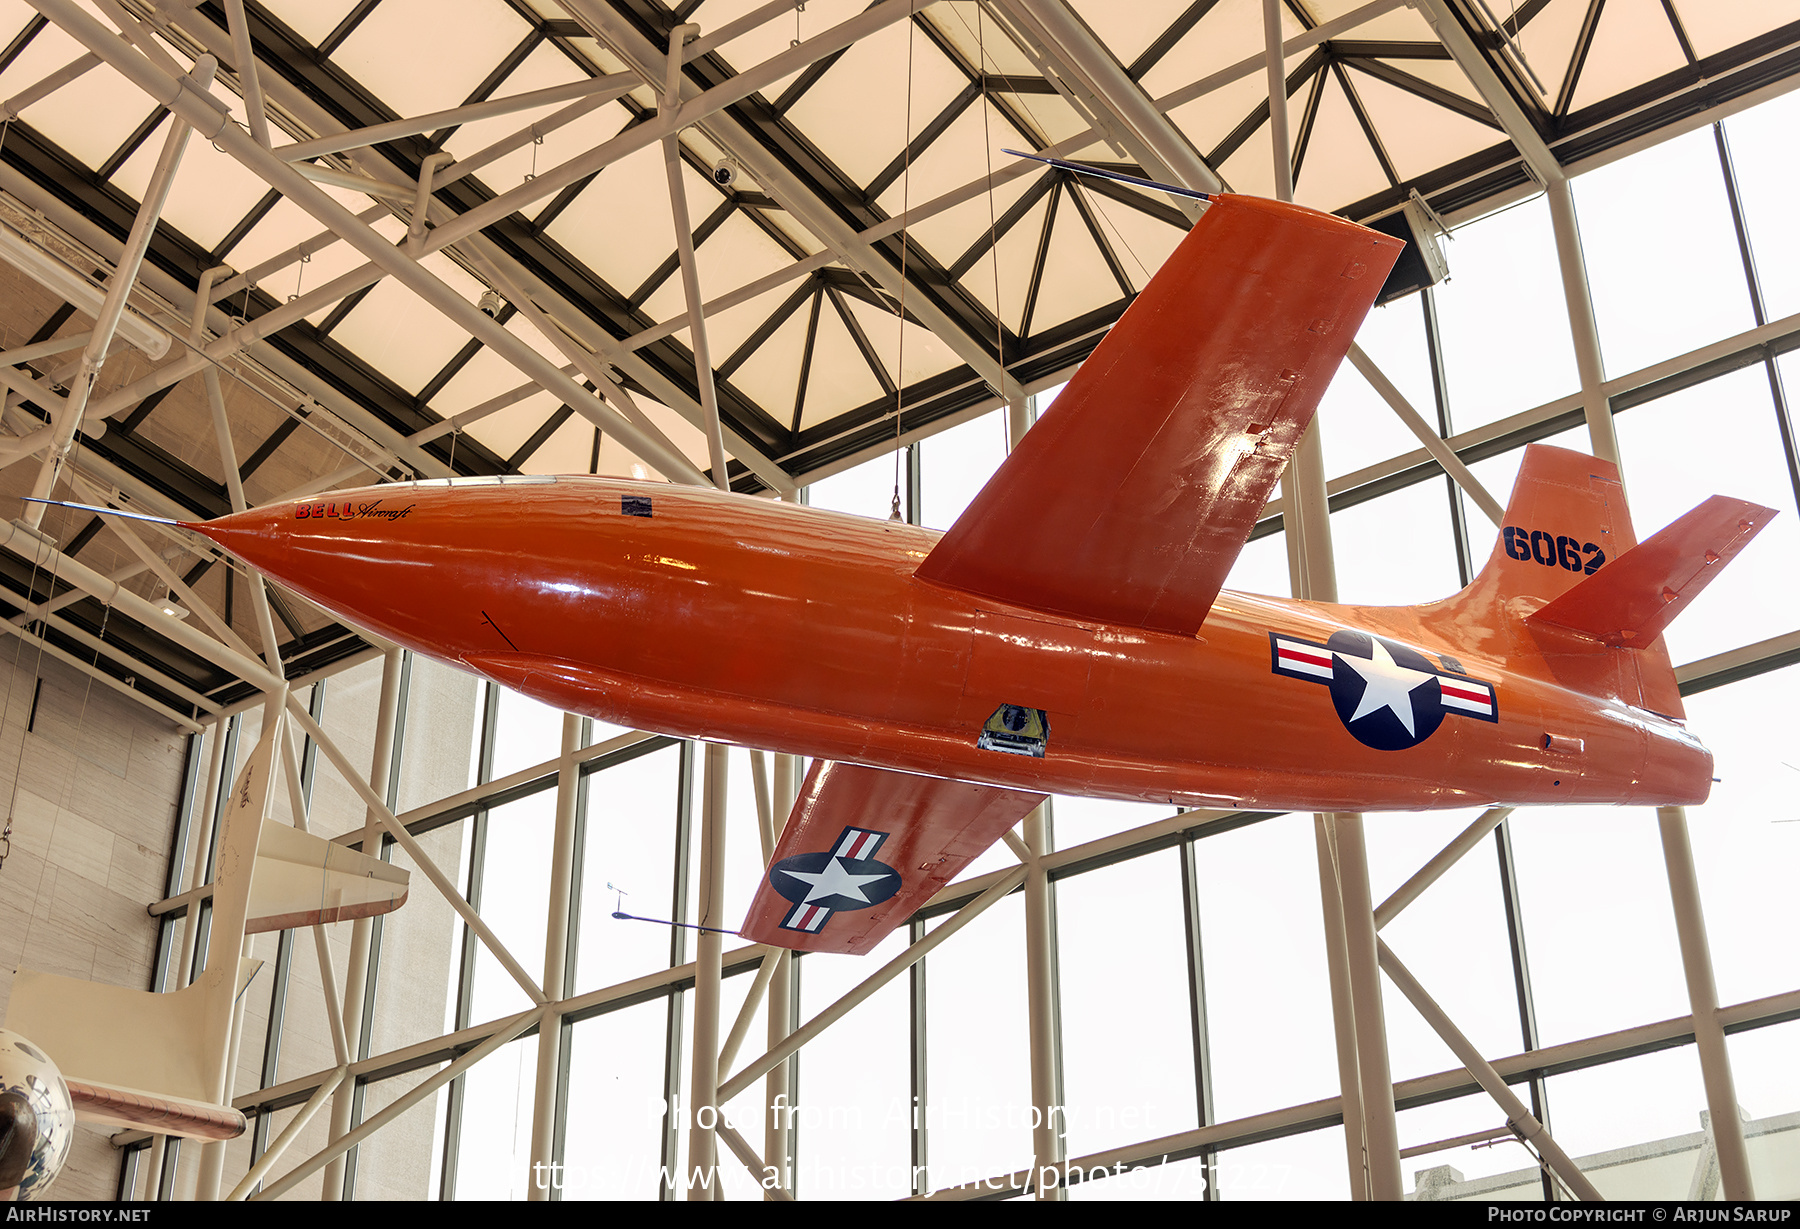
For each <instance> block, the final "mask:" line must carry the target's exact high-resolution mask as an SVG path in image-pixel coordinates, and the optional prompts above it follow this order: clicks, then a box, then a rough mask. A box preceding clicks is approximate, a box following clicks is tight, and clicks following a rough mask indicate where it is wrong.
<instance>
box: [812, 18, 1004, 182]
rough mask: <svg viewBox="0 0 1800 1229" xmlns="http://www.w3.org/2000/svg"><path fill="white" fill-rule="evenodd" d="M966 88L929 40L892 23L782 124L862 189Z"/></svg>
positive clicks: (848, 56)
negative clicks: (806, 140)
mask: <svg viewBox="0 0 1800 1229" xmlns="http://www.w3.org/2000/svg"><path fill="white" fill-rule="evenodd" d="M909 31H912V33H910V34H909V33H908V32H909ZM909 47H910V49H911V64H912V70H911V72H910V73H909V72H908V71H907V64H908V48H909ZM968 83H969V81H968V78H967V77H965V76H964V75H963V73H962V71H961V70H960V69H958V68H957V67H956V66H955V65H954V64H952V63H951V62H950V60H949V59H948V58H947V57H946V56H945V55H944V53H943V52H942V51H939V50H938V48H937V46H936V45H935V44H933V43H932V41H931V40H930V39H929V38H927V37H925V36H924V35H922V34H919V33H918V32H917V31H916V30H915V29H914V27H913V26H912V24H911V23H910V22H898V23H896V24H894V25H890V26H887V27H884V28H883V29H881V30H879V31H877V32H876V33H874V34H871V35H867V36H865V37H864V38H862V39H861V40H859V41H858V42H856V43H854V44H852V45H851V47H850V49H849V50H848V51H846V52H844V54H843V55H842V56H840V57H838V59H837V61H836V62H835V63H833V64H832V66H831V67H830V68H829V69H827V70H826V71H825V75H824V76H822V77H820V78H819V79H818V80H817V81H816V82H814V83H813V86H812V88H811V89H809V90H807V91H806V93H805V94H803V95H801V97H800V98H799V100H798V101H796V102H795V103H794V105H793V106H791V107H789V108H788V111H787V119H788V121H789V122H790V123H792V124H793V125H794V126H795V127H797V128H798V129H799V130H800V132H801V133H803V134H804V135H805V136H806V138H807V139H808V140H809V141H811V142H812V143H813V144H814V145H815V146H816V147H817V148H818V149H819V151H820V152H821V153H823V154H824V155H825V156H826V157H827V158H829V159H831V161H832V163H833V164H834V165H836V166H837V167H838V168H839V169H840V170H842V171H843V172H844V173H845V174H846V175H848V176H849V177H850V180H851V182H853V183H855V184H857V185H859V186H860V185H864V184H867V183H869V182H870V181H871V180H872V179H874V178H875V176H876V175H877V174H879V173H880V172H881V170H882V169H883V168H884V167H886V166H887V165H888V163H889V162H891V161H893V159H895V158H896V157H898V156H899V155H900V152H901V150H902V149H903V148H904V146H905V144H906V142H907V141H908V139H909V138H911V137H916V136H917V135H918V134H919V131H920V130H921V129H922V128H924V127H925V126H926V125H927V124H929V123H930V122H931V121H932V120H933V119H935V118H936V117H937V115H938V113H939V112H941V111H942V110H943V109H944V108H945V107H946V106H947V105H948V104H949V102H950V100H951V99H952V98H954V97H956V95H957V93H958V92H959V91H961V90H962V88H963V87H964V86H966V85H967V84H968ZM909 99H910V100H911V109H910V112H909V110H908V100H909Z"/></svg>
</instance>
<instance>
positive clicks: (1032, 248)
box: [957, 196, 1049, 333]
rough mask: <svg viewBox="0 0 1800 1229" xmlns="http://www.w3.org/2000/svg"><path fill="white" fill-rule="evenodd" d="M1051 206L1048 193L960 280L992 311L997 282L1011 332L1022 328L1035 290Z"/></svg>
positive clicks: (978, 300)
mask: <svg viewBox="0 0 1800 1229" xmlns="http://www.w3.org/2000/svg"><path fill="white" fill-rule="evenodd" d="M1048 208H1049V197H1048V196H1046V197H1044V198H1043V199H1041V200H1039V201H1038V202H1037V203H1036V204H1034V205H1032V207H1031V209H1030V210H1029V211H1028V212H1027V213H1026V214H1025V216H1024V217H1022V218H1020V219H1019V221H1018V222H1017V223H1016V224H1014V226H1013V227H1012V229H1010V230H1008V231H1007V232H1006V233H1005V234H1003V235H1001V236H1000V242H999V243H998V244H996V245H995V246H994V247H992V248H988V249H987V250H986V251H985V252H984V253H983V254H982V256H981V258H980V259H978V260H977V261H976V262H975V264H974V265H973V266H971V267H970V269H969V271H968V272H967V273H965V274H963V276H962V277H961V279H959V281H958V282H957V284H958V285H959V286H961V287H962V288H963V289H964V290H967V291H968V292H969V293H970V294H971V295H973V296H974V297H975V300H976V302H978V303H980V304H981V305H982V306H983V307H985V308H987V309H988V311H990V312H992V311H994V309H995V293H994V292H995V289H996V284H997V285H998V290H999V304H1000V310H999V313H998V314H999V316H1000V319H1001V321H1002V322H1003V323H1004V324H1005V325H1006V327H1007V329H1008V331H1010V332H1013V333H1017V332H1018V331H1019V327H1020V323H1021V321H1022V320H1023V317H1024V314H1025V298H1026V295H1027V293H1028V292H1029V291H1030V289H1031V271H1032V269H1033V267H1034V266H1035V265H1036V263H1037V252H1038V246H1039V244H1040V242H1041V240H1042V235H1043V231H1044V220H1045V218H1046V217H1047V216H1048ZM996 249H998V250H997V252H996Z"/></svg>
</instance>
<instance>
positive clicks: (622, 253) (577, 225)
mask: <svg viewBox="0 0 1800 1229" xmlns="http://www.w3.org/2000/svg"><path fill="white" fill-rule="evenodd" d="M689 199H690V200H692V199H695V198H693V197H690V198H689ZM545 233H546V234H547V235H548V236H549V237H550V238H552V239H554V240H555V241H556V242H558V243H560V244H561V245H562V246H563V247H564V248H565V249H567V250H568V252H569V253H570V254H571V255H573V256H575V257H576V258H577V259H579V260H581V261H583V262H584V263H586V264H587V265H588V267H589V268H591V269H593V270H594V272H595V273H597V274H599V275H600V277H601V278H602V279H603V280H604V281H605V282H606V283H607V285H609V286H611V287H612V288H613V289H615V290H617V291H618V292H619V293H620V294H621V295H629V294H631V293H632V292H633V291H635V290H636V289H637V287H638V286H639V285H640V284H641V283H642V282H643V281H644V279H645V278H647V277H649V276H650V274H651V273H653V272H654V271H655V270H656V268H657V266H659V265H661V264H662V263H663V261H664V260H665V259H666V258H667V257H668V256H669V254H670V253H671V252H673V251H674V250H675V225H674V222H673V221H672V220H671V218H670V212H669V181H668V178H667V173H666V172H665V170H664V169H663V153H662V147H661V146H660V145H649V146H646V147H645V148H643V149H640V150H637V151H636V152H634V153H631V154H628V155H627V156H626V157H624V158H622V159H620V160H619V161H617V162H615V163H613V164H612V165H610V166H608V167H607V168H606V169H605V170H603V171H601V172H600V174H599V175H597V176H596V177H595V178H594V180H593V182H591V183H589V184H588V186H587V187H586V188H584V189H583V190H582V192H581V194H580V195H579V196H577V197H576V198H575V199H574V200H573V201H571V202H570V203H569V206H568V208H566V209H564V210H563V211H562V212H561V213H559V214H557V215H556V218H555V219H554V220H553V221H552V222H551V223H550V225H549V226H548V227H547V228H546V230H545Z"/></svg>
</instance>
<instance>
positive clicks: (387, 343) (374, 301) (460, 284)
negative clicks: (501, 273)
mask: <svg viewBox="0 0 1800 1229" xmlns="http://www.w3.org/2000/svg"><path fill="white" fill-rule="evenodd" d="M420 264H422V265H424V267H425V268H426V269H427V270H428V271H430V272H431V273H432V274H433V275H434V276H436V277H437V278H438V279H439V280H440V281H443V282H445V283H446V284H447V285H449V287H450V288H451V289H452V290H453V291H455V292H456V293H458V294H460V295H461V296H462V297H463V298H465V299H467V300H468V301H469V302H474V301H475V300H476V299H477V298H479V297H480V295H481V292H482V290H483V289H484V287H483V286H482V285H481V283H479V282H477V281H476V280H475V279H474V278H472V277H470V276H469V275H468V274H467V273H464V272H463V270H462V267H461V266H459V265H457V264H455V263H454V262H452V261H451V260H450V259H448V258H447V257H445V256H444V255H443V254H441V253H435V254H433V255H430V256H426V257H424V258H423V259H422V260H421V261H420ZM331 336H332V337H333V338H334V339H335V340H337V341H339V342H341V343H342V344H343V345H344V346H345V347H347V348H348V349H349V350H351V351H352V352H353V353H355V354H356V355H358V356H359V357H361V358H364V359H366V360H368V362H369V363H370V365H371V366H373V367H374V368H375V369H376V370H377V371H379V372H381V373H382V374H383V375H385V376H387V377H388V378H389V379H391V380H393V381H394V382H395V383H396V384H398V385H400V387H402V388H404V389H406V390H407V391H408V392H414V393H416V392H418V391H419V390H420V389H421V388H423V387H425V385H426V384H427V383H428V382H429V381H430V380H431V378H432V377H433V376H435V375H437V373H438V372H439V371H441V370H442V369H443V366H444V364H445V363H447V362H449V361H450V359H451V358H452V357H453V356H454V355H455V354H456V352H457V351H458V350H460V349H462V348H463V346H464V345H466V344H468V341H469V335H468V334H467V333H466V332H464V331H463V329H462V328H461V327H460V326H459V325H456V324H452V323H451V322H450V320H449V318H448V317H446V316H445V315H444V314H443V313H442V312H440V311H438V310H437V309H436V308H434V307H432V306H430V305H429V304H427V303H426V302H425V300H423V299H421V298H420V297H419V296H418V295H416V294H414V293H413V292H412V291H411V290H408V289H407V288H406V287H405V286H402V285H401V284H400V283H399V282H397V281H395V280H394V279H393V278H384V279H383V280H382V281H380V282H377V283H376V285H375V288H374V289H373V290H371V291H370V292H369V293H368V296H367V297H365V298H364V299H363V300H362V301H361V302H360V303H358V304H357V305H356V306H355V307H354V308H352V309H351V310H350V314H349V315H348V316H345V317H344V319H343V320H342V321H341V322H340V323H339V324H338V325H337V327H336V328H334V329H333V330H332V331H331Z"/></svg>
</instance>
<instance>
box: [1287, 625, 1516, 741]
mask: <svg viewBox="0 0 1800 1229" xmlns="http://www.w3.org/2000/svg"><path fill="white" fill-rule="evenodd" d="M1269 653H1270V657H1271V659H1272V660H1273V662H1274V669H1275V673H1276V674H1284V675H1286V676H1287V677H1289V678H1297V679H1306V680H1307V681H1309V682H1313V683H1324V684H1325V685H1326V686H1328V687H1329V688H1331V704H1332V707H1333V708H1335V709H1337V715H1338V720H1340V721H1342V722H1343V723H1344V728H1345V729H1346V730H1348V731H1350V735H1351V737H1353V738H1355V739H1356V741H1358V742H1360V743H1362V744H1363V745H1364V746H1367V747H1373V748H1375V749H1376V750H1377V751H1405V750H1407V749H1408V748H1410V747H1416V746H1418V745H1419V744H1420V743H1422V742H1424V741H1425V740H1426V739H1427V738H1430V737H1431V736H1432V734H1433V733H1435V732H1436V731H1437V728H1438V726H1439V725H1441V724H1443V720H1444V715H1445V714H1446V713H1454V714H1457V715H1458V716H1463V717H1475V718H1477V719H1479V720H1482V721H1499V720H1500V706H1499V704H1498V702H1497V701H1496V700H1495V698H1494V685H1493V684H1492V683H1487V682H1483V681H1482V680H1480V679H1476V678H1471V677H1469V675H1468V674H1466V673H1464V672H1463V669H1462V665H1461V663H1459V662H1457V661H1456V659H1455V658H1451V657H1440V658H1439V659H1438V660H1439V662H1441V663H1442V665H1441V666H1440V665H1434V664H1433V663H1432V660H1431V659H1430V658H1429V657H1427V656H1425V654H1423V653H1421V652H1419V650H1417V649H1414V648H1409V647H1407V646H1406V645H1404V644H1399V643H1397V642H1395V641H1392V640H1384V639H1382V638H1380V637H1378V636H1371V635H1370V634H1369V633H1367V632H1357V631H1350V630H1347V629H1346V630H1341V631H1335V632H1333V633H1331V638H1330V639H1329V640H1327V641H1326V642H1325V643H1324V644H1320V643H1318V642H1317V641H1313V640H1302V639H1300V638H1299V637H1297V636H1282V635H1278V634H1276V633H1274V632H1271V633H1269Z"/></svg>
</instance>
